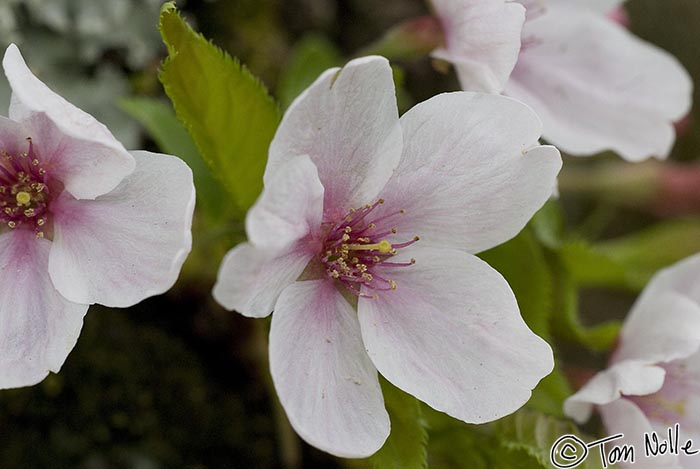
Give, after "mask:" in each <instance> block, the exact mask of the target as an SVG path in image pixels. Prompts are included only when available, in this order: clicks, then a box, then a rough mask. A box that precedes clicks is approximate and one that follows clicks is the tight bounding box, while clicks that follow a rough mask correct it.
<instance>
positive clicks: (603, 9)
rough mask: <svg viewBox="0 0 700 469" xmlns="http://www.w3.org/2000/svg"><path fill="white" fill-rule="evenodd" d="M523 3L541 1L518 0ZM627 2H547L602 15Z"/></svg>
mask: <svg viewBox="0 0 700 469" xmlns="http://www.w3.org/2000/svg"><path fill="white" fill-rule="evenodd" d="M518 1H520V2H521V3H525V2H527V1H530V2H531V3H534V2H535V1H536V2H538V3H539V0H534V1H533V0H518ZM625 1H627V0H547V3H548V4H551V5H570V6H575V7H581V8H588V9H589V10H592V11H596V12H598V13H600V14H603V15H604V14H607V13H610V12H611V11H613V10H614V9H615V8H617V7H620V6H622V5H623V4H624V3H625Z"/></svg>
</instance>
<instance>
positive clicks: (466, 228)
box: [214, 57, 561, 457]
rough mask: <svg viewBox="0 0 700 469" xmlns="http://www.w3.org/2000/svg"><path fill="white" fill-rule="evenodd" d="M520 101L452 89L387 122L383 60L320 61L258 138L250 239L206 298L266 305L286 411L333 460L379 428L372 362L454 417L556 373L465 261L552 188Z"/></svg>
mask: <svg viewBox="0 0 700 469" xmlns="http://www.w3.org/2000/svg"><path fill="white" fill-rule="evenodd" d="M540 130H541V127H540V122H539V120H538V119H537V117H536V116H535V115H534V113H533V112H532V111H531V110H530V109H528V108H527V107H526V106H523V105H522V104H520V103H518V102H516V101H514V100H512V99H509V98H504V97H500V96H494V95H480V94H474V93H464V92H459V93H450V94H443V95H439V96H436V97H434V98H432V99H430V100H428V101H426V102H424V103H422V104H419V105H417V106H416V107H414V108H413V109H412V110H410V111H409V112H408V113H406V114H405V115H404V116H403V117H401V119H399V117H398V111H397V106H396V97H395V90H394V83H393V79H392V72H391V67H390V66H389V63H388V62H387V61H386V59H384V58H381V57H366V58H361V59H357V60H353V61H351V62H350V63H348V64H347V65H346V66H345V67H344V68H343V69H331V70H328V71H326V72H325V73H324V74H323V75H322V76H321V77H320V78H318V80H317V81H316V82H315V83H314V84H313V85H311V87H309V88H308V89H307V90H306V91H305V92H304V93H302V94H301V96H299V97H298V98H297V100H296V101H295V102H294V104H293V105H292V106H291V107H290V109H289V110H288V111H287V113H286V115H285V117H284V119H283V120H282V123H281V124H280V127H279V129H278V130H277V134H276V135H275V138H274V140H273V142H272V145H271V147H270V153H269V160H268V165H267V168H266V172H265V178H264V182H265V189H264V191H263V194H262V195H261V197H260V198H259V200H258V202H257V203H256V204H255V206H254V207H253V208H252V209H251V210H250V212H249V214H248V218H247V223H246V228H247V232H248V239H249V242H247V243H243V244H241V245H238V246H236V247H235V248H234V249H233V250H231V251H230V252H229V253H228V254H227V256H226V258H225V259H224V261H223V263H222V265H221V267H220V270H219V277H218V281H217V284H216V286H215V287H214V297H215V298H216V299H217V301H218V302H219V303H221V304H222V305H224V306H225V307H226V308H229V309H235V310H237V311H239V312H240V313H242V314H244V315H246V316H250V317H264V316H267V315H269V314H270V312H271V311H272V310H274V314H273V316H272V326H271V330H270V368H271V373H272V378H273V381H274V384H275V388H276V390H277V392H278V394H279V397H280V400H281V402H282V405H283V406H284V408H285V410H286V412H287V415H288V417H289V420H290V422H291V424H292V426H293V427H294V428H295V429H296V431H297V432H298V433H299V434H300V435H301V436H302V437H303V438H304V439H305V440H306V441H308V442H309V443H310V444H312V445H314V446H317V447H319V448H321V449H323V450H325V451H327V452H330V453H332V454H335V455H338V456H343V457H362V456H367V455H370V454H372V453H374V452H376V451H377V450H378V449H379V448H380V447H381V446H382V444H383V443H384V441H385V439H386V437H387V436H388V434H389V418H388V415H387V413H386V410H385V409H384V403H383V398H382V394H381V390H380V386H379V382H378V379H377V370H379V372H381V373H382V375H383V376H384V377H386V379H388V380H389V381H390V382H391V383H393V384H394V385H396V386H398V387H399V388H401V389H403V390H404V391H406V392H408V393H410V394H412V395H414V396H415V397H417V398H418V399H420V400H422V401H424V402H426V403H427V404H428V405H430V406H432V407H434V408H435V409H438V410H441V411H444V412H446V413H448V414H450V415H452V416H454V417H456V418H459V419H461V420H464V421H466V422H474V423H480V422H487V421H491V420H495V419H497V418H499V417H502V416H504V415H506V414H509V413H511V412H513V411H515V410H516V409H518V408H519V407H520V406H522V405H523V404H524V403H525V402H526V401H527V400H528V399H529V397H530V394H531V390H532V388H533V387H534V386H535V385H536V384H537V382H538V381H539V380H540V379H541V378H542V377H543V376H545V375H546V374H548V373H549V372H550V371H551V369H552V366H553V359H552V351H551V349H550V347H549V346H548V345H547V343H545V342H544V341H543V340H542V339H540V338H539V337H538V336H536V335H535V334H533V333H532V332H531V331H530V330H529V329H528V327H527V325H526V324H525V322H524V321H523V320H522V318H521V316H520V313H519V310H518V305H517V302H516V300H515V298H514V296H513V293H512V291H511V290H510V287H509V286H508V284H507V283H506V281H505V280H504V279H503V277H501V276H500V274H498V273H497V272H496V271H495V270H493V269H492V268H491V267H489V266H488V265H487V264H486V263H485V262H483V261H481V260H480V259H479V258H477V257H476V256H474V255H473V254H474V253H477V252H480V251H483V250H485V249H488V248H490V247H493V246H496V245H498V244H500V243H502V242H504V241H506V240H508V239H510V238H511V237H513V236H514V235H515V234H516V233H518V232H519V231H520V230H521V229H522V227H523V226H524V225H525V223H526V222H527V221H528V220H529V219H530V218H531V216H532V215H533V214H534V213H535V212H536V211H537V210H538V209H539V208H540V207H541V206H542V204H543V203H544V202H545V201H546V200H547V199H548V198H549V196H550V195H551V193H552V190H553V188H554V184H555V178H556V175H557V173H558V171H559V168H560V167H561V159H560V157H559V153H558V151H557V150H556V149H555V148H553V147H548V146H539V145H538V142H537V139H538V138H539V136H540Z"/></svg>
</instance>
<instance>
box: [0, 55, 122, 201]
mask: <svg viewBox="0 0 700 469" xmlns="http://www.w3.org/2000/svg"><path fill="white" fill-rule="evenodd" d="M2 64H3V67H4V69H5V74H6V75H7V78H8V80H9V81H10V86H11V87H12V102H11V104H10V119H12V120H16V121H19V122H21V123H23V124H24V125H25V127H26V128H27V132H28V135H21V137H22V138H26V137H32V139H33V141H34V144H35V147H36V148H35V149H36V151H37V153H38V155H39V156H40V158H41V162H42V165H43V166H44V167H45V168H46V169H47V171H49V172H50V174H51V175H52V177H57V178H58V179H59V180H60V181H62V182H63V184H64V185H65V188H66V190H68V191H69V192H70V193H71V194H73V196H75V197H76V198H80V199H94V198H95V197H97V196H99V195H102V194H105V193H107V192H109V191H111V190H112V189H114V188H115V187H116V186H117V185H118V184H119V183H120V182H121V180H122V179H124V177H125V176H127V175H128V174H129V173H131V172H132V171H133V170H134V166H135V163H134V159H133V158H132V157H131V155H129V153H128V152H127V151H126V150H125V149H124V147H123V146H122V144H121V143H119V141H117V140H116V139H115V138H114V136H113V135H112V134H111V133H110V132H109V130H107V128H106V127H105V126H104V125H102V124H101V123H99V122H98V121H97V120H96V119H95V118H94V117H92V116H91V115H89V114H87V113H86V112H83V111H81V110H80V109H78V108H77V107H75V106H73V105H72V104H70V103H69V102H68V101H66V100H65V99H63V98H62V97H61V96H59V95H57V94H56V93H54V92H53V91H51V90H50V89H49V88H48V87H47V86H46V85H45V84H44V83H42V82H41V81H40V80H39V79H38V78H37V77H35V76H34V75H33V74H32V72H31V71H30V70H29V68H27V65H26V64H25V63H24V59H23V58H22V55H21V54H20V52H19V50H18V49H17V46H15V45H14V44H10V46H9V47H8V48H7V51H6V52H5V57H4V59H3V62H2Z"/></svg>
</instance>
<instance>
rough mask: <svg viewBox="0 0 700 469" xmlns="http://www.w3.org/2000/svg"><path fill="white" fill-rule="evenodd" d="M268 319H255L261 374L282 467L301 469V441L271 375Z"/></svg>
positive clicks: (255, 338) (254, 326)
mask: <svg viewBox="0 0 700 469" xmlns="http://www.w3.org/2000/svg"><path fill="white" fill-rule="evenodd" d="M268 324H269V322H268V321H260V320H256V321H253V347H254V349H255V350H254V352H255V356H256V357H257V363H258V367H259V370H260V375H261V376H262V377H263V380H264V381H265V385H266V387H267V389H268V394H269V395H270V401H271V402H272V406H273V409H272V414H273V417H274V419H275V428H276V434H277V442H278V444H279V456H280V460H281V467H283V468H284V469H299V468H301V467H302V464H301V462H302V461H301V459H302V458H301V442H300V440H299V437H298V436H297V434H296V432H294V429H293V428H292V426H291V425H290V424H289V420H287V415H286V414H285V413H284V409H283V408H282V404H281V403H280V401H279V398H278V397H277V392H276V391H275V387H274V385H273V383H272V377H271V376H270V371H269V370H270V366H269V363H270V359H269V354H268V340H267V336H268V330H269V327H268Z"/></svg>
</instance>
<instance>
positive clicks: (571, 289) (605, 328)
mask: <svg viewBox="0 0 700 469" xmlns="http://www.w3.org/2000/svg"><path fill="white" fill-rule="evenodd" d="M554 277H555V278H556V285H555V288H554V292H555V295H554V300H555V310H556V311H557V312H558V313H557V314H555V315H553V316H552V319H553V321H552V326H553V332H554V334H555V335H556V337H558V338H560V339H563V340H568V341H570V342H577V343H579V344H582V345H585V346H586V347H588V348H589V349H591V350H593V351H596V352H606V351H608V350H610V348H611V347H612V346H613V345H614V343H615V341H616V339H617V336H618V334H619V332H620V328H621V323H620V322H619V321H608V322H605V323H602V324H599V325H596V326H593V327H586V326H584V325H583V324H582V323H581V319H580V317H579V316H580V315H579V307H578V290H579V287H578V284H577V283H576V281H575V279H574V277H573V276H572V275H571V274H570V272H569V271H568V270H567V267H566V266H564V265H558V266H556V267H555V271H554Z"/></svg>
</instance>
